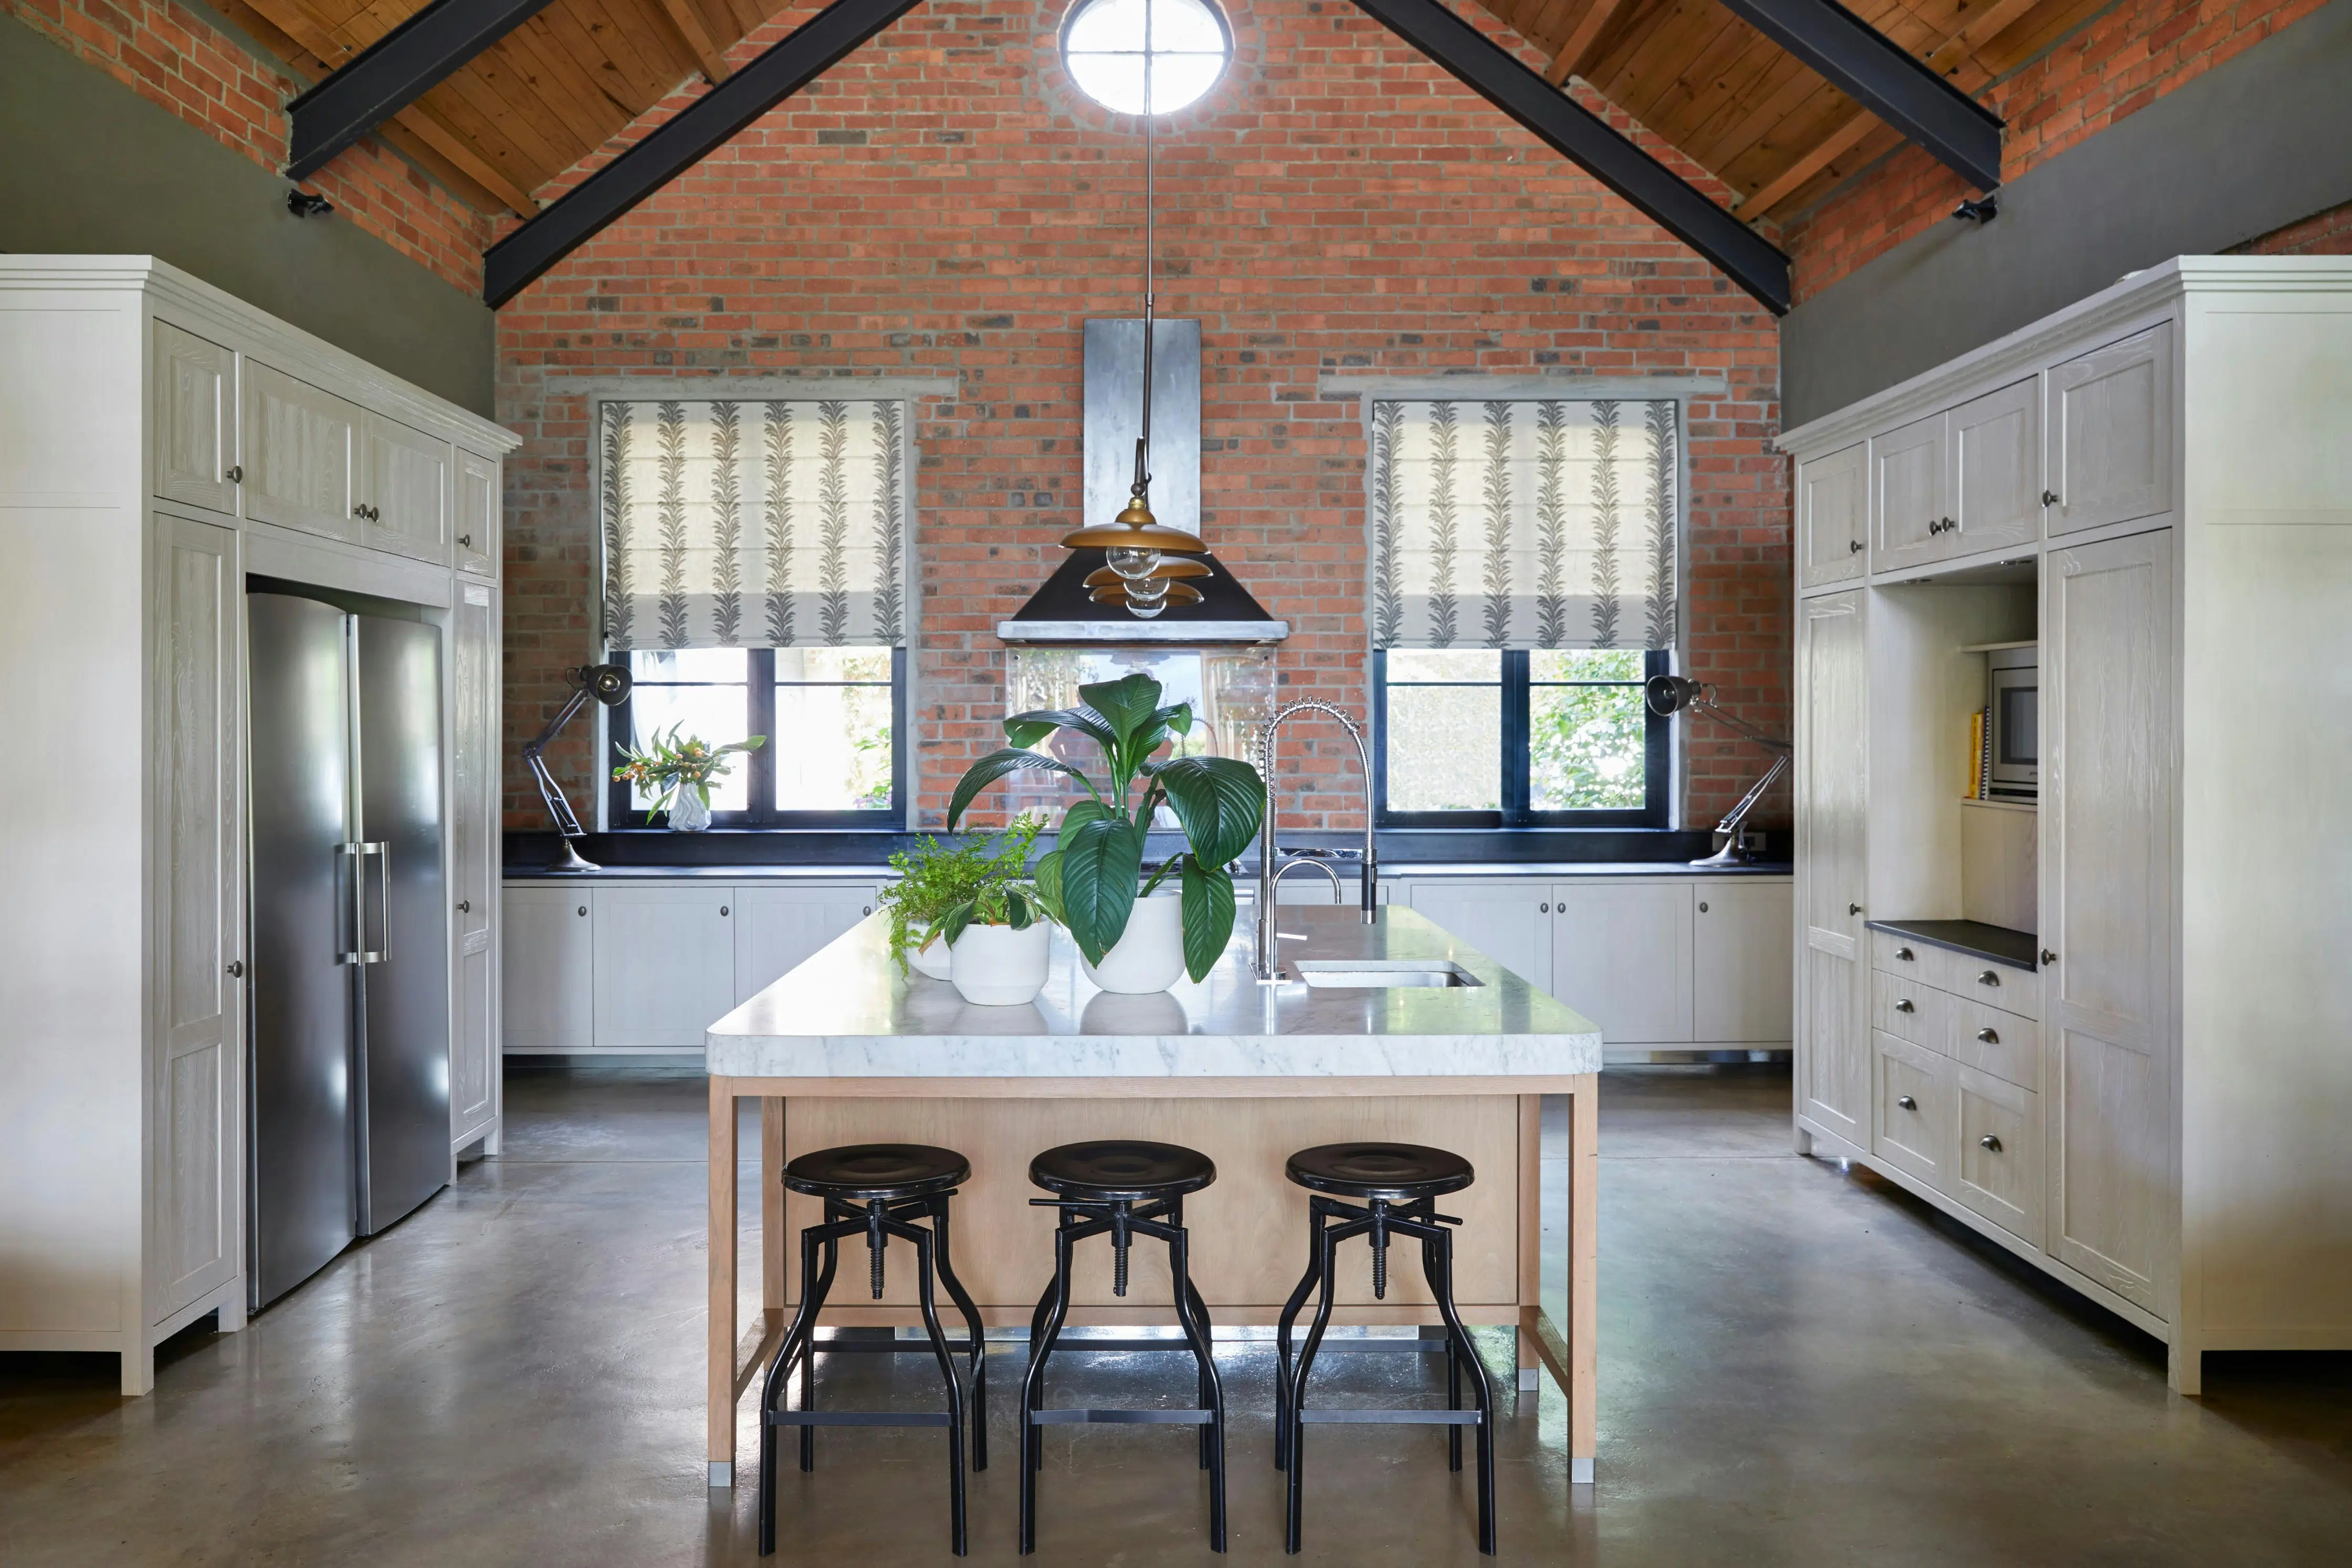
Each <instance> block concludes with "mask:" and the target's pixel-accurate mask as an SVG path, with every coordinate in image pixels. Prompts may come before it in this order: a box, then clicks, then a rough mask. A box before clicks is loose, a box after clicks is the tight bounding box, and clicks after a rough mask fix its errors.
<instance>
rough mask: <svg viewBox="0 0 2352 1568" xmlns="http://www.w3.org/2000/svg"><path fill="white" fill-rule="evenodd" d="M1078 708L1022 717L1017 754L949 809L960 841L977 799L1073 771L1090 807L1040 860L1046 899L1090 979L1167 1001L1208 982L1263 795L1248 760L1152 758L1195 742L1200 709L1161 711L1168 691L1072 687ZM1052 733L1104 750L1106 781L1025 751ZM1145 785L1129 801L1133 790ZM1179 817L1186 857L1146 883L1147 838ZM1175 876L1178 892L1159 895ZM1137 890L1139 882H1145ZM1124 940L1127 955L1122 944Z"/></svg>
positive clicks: (999, 760) (1226, 932) (959, 791)
mask: <svg viewBox="0 0 2352 1568" xmlns="http://www.w3.org/2000/svg"><path fill="white" fill-rule="evenodd" d="M1078 701H1079V704H1080V706H1077V707H1075V708H1056V709H1051V710H1045V711H1040V712H1035V713H1024V714H1015V715H1014V716H1013V717H1011V718H1008V719H1006V720H1005V721H1004V735H1005V738H1006V739H1008V740H1010V741H1011V742H1012V743H1013V744H1012V745H1011V746H1009V747H1005V748H1004V749H1003V750H1002V751H993V752H991V753H990V754H989V755H987V756H986V757H983V758H981V759H980V760H979V761H978V762H975V763H973V764H972V765H971V768H968V769H967V770H966V771H965V773H964V776H963V778H962V779H961V780H960V781H958V783H957V785H956V788H955V794H954V796H953V797H952V798H951V799H950V800H949V802H948V827H949V829H950V831H952V830H953V829H954V827H955V825H956V823H957V821H959V820H960V819H961V817H962V816H963V813H964V810H965V808H966V807H968V806H970V805H971V802H972V800H973V799H974V798H975V797H977V796H978V795H979V794H980V792H981V791H982V789H987V788H988V787H989V786H990V785H991V784H993V783H995V782H996V781H997V780H998V779H1003V778H1005V777H1007V776H1008V775H1010V774H1013V773H1015V772H1018V771H1020V770H1022V769H1024V768H1034V769H1038V770H1041V771H1045V772H1052V773H1062V774H1066V775H1068V776H1069V777H1070V778H1073V779H1076V780H1077V781H1078V782H1079V783H1080V784H1081V785H1083V786H1084V787H1085V789H1086V791H1087V799H1085V800H1079V801H1076V802H1075V803H1074V804H1072V805H1071V807H1070V809H1069V810H1068V811H1067V812H1066V813H1065V814H1064V816H1063V818H1062V826H1061V830H1060V831H1059V833H1058V834H1057V835H1056V837H1055V847H1054V849H1053V850H1052V852H1049V853H1047V854H1045V856H1043V857H1042V858H1041V859H1040V860H1039V861H1038V862H1037V867H1036V873H1035V874H1036V883H1037V888H1036V891H1037V894H1038V897H1039V900H1040V902H1041V903H1042V904H1044V905H1045V908H1046V910H1047V911H1048V912H1050V913H1051V914H1052V915H1053V917H1054V918H1055V919H1056V920H1058V921H1059V922H1060V923H1061V924H1062V925H1065V926H1066V927H1068V929H1069V933H1070V936H1071V939H1072V940H1073V941H1075V942H1076V944H1077V946H1078V951H1079V953H1080V954H1081V955H1082V956H1084V957H1085V959H1086V962H1087V977H1088V978H1090V979H1092V980H1094V981H1095V983H1096V984H1097V985H1099V986H1101V987H1102V988H1104V989H1106V990H1118V991H1126V992H1129V993H1140V992H1146V991H1155V990H1164V989H1166V988H1168V987H1169V986H1171V985H1173V984H1175V982H1176V977H1177V976H1178V975H1179V974H1190V975H1191V976H1192V978H1193V979H1195V980H1199V979H1203V978H1205V977H1207V975H1208V973H1209V970H1210V969H1211V968H1212V967H1214V966H1215V964H1216V962H1217V959H1218V956H1219V955H1221V954H1222V953H1223V951H1224V949H1225V943H1226V942H1227V941H1228V940H1229V939H1230V938H1231V937H1232V936H1233V931H1234V879H1233V876H1232V873H1229V872H1228V871H1227V870H1226V869H1225V868H1226V866H1227V864H1228V863H1230V862H1232V861H1233V860H1234V858H1235V857H1236V856H1238V855H1239V854H1240V853H1241V852H1242V851H1243V850H1244V848H1246V847H1247V846H1248V844H1249V841H1250V839H1251V836H1252V835H1254V834H1255V832H1256V831H1257V828H1258V821H1259V819H1260V817H1261V816H1262V815H1263V814H1264V812H1265V781H1264V780H1263V779H1260V778H1259V777H1258V774H1257V769H1256V768H1252V767H1251V766H1250V765H1249V764H1248V763H1246V762H1242V761H1239V760H1237V759H1235V758H1226V757H1173V758H1154V756H1153V753H1155V752H1157V751H1158V750H1159V749H1160V747H1162V746H1164V745H1166V744H1167V743H1168V742H1169V741H1170V740H1171V738H1173V737H1177V736H1181V735H1186V734H1189V733H1191V731H1192V706H1191V705H1190V704H1187V703H1177V704H1174V705H1173V706H1167V707H1162V706H1160V683H1159V682H1158V681H1155V680H1153V679H1152V678H1151V677H1150V675H1146V674H1132V675H1129V676H1126V677H1125V678H1124V679H1121V680H1116V681H1102V682H1098V683H1097V684H1095V685H1086V686H1080V687H1079V688H1078ZM1057 729H1067V730H1074V731H1076V733H1078V734H1080V735H1083V736H1085V737H1087V738H1088V739H1090V740H1092V741H1093V742H1094V743H1095V744H1096V745H1097V747H1100V748H1101V750H1102V756H1103V767H1104V774H1105V778H1104V782H1103V783H1102V784H1101V785H1099V786H1097V783H1096V782H1095V780H1094V779H1089V778H1088V777H1087V775H1086V774H1084V773H1082V772H1080V771H1079V770H1078V769H1077V768H1073V767H1071V766H1070V765H1069V764H1068V763H1066V762H1063V761H1061V760H1059V759H1057V758H1052V757H1048V756H1045V754H1044V753H1042V752H1037V751H1032V750H1030V749H1028V748H1029V747H1033V746H1034V745H1036V744H1037V743H1038V742H1039V741H1040V740H1043V739H1044V738H1045V737H1046V736H1048V735H1051V734H1053V733H1054V731H1055V730H1057ZM1137 779H1142V780H1143V786H1142V792H1141V794H1140V795H1137V794H1136V793H1135V788H1136V780H1137ZM1162 804H1165V805H1167V806H1168V807H1169V808H1170V809H1171V810H1173V811H1174V812H1175V814H1176V820H1177V821H1178V822H1179V823H1180V824H1181V825H1182V827H1183V830H1184V840H1185V848H1184V850H1183V852H1181V853H1180V854H1177V855H1174V856H1172V857H1171V858H1170V859H1169V860H1168V861H1167V862H1165V863H1163V864H1162V865H1160V868H1159V869H1158V870H1157V871H1155V872H1154V873H1152V875H1151V880H1150V882H1149V883H1143V881H1142V871H1143V849H1144V835H1145V833H1146V832H1147V831H1148V830H1149V829H1150V824H1151V819H1152V814H1153V812H1155V811H1156V810H1159V808H1160V806H1161V805H1162ZM1171 875H1173V876H1174V877H1175V879H1176V886H1175V888H1174V889H1173V890H1172V891H1171V892H1170V893H1168V894H1160V896H1158V897H1154V896H1153V894H1159V893H1160V885H1161V883H1163V882H1164V881H1165V880H1166V879H1168V878H1169V877H1170V876H1171ZM1139 884H1140V885H1139ZM1129 941H1132V942H1133V943H1134V946H1132V947H1128V946H1126V944H1127V943H1128V942H1129Z"/></svg>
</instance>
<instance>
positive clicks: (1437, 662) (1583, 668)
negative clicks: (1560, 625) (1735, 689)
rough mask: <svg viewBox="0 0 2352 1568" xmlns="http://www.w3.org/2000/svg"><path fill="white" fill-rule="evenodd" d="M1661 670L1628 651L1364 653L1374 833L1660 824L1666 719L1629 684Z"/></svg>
mask: <svg viewBox="0 0 2352 1568" xmlns="http://www.w3.org/2000/svg"><path fill="white" fill-rule="evenodd" d="M1667 665H1668V655H1667V654H1665V653H1644V652H1643V651H1641V650H1639V649H1633V648H1580V649H1566V648H1559V649H1538V650H1533V651H1528V650H1523V649H1499V648H1458V649H1457V648H1445V649H1433V648H1432V649H1422V648H1391V649H1383V650H1381V651H1378V652H1376V653H1374V654H1373V655H1372V715H1373V717H1372V722H1373V724H1374V726H1375V727H1376V728H1377V731H1378V734H1379V739H1380V749H1379V753H1378V756H1377V758H1376V760H1375V763H1374V766H1375V768H1376V769H1377V770H1378V778H1377V780H1376V786H1377V808H1378V812H1379V817H1380V821H1381V825H1382V826H1384V827H1399V828H1412V827H1427V828H1526V827H1643V828H1663V827H1665V826H1666V825H1667V824H1668V786H1669V784H1670V782H1671V779H1672V774H1673V761H1672V758H1673V754H1672V750H1671V745H1672V742H1671V736H1672V731H1671V728H1670V722H1671V721H1669V720H1666V719H1663V718H1660V717H1659V716H1657V715H1655V714H1654V713H1652V712H1651V711H1650V710H1649V706H1648V705H1647V704H1645V703H1644V702H1643V700H1642V683H1643V681H1644V680H1646V679H1648V678H1649V677H1650V676H1652V675H1658V674H1666V673H1667Z"/></svg>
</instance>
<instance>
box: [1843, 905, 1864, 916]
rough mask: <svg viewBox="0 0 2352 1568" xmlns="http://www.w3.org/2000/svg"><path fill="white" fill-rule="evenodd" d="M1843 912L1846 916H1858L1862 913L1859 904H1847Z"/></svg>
mask: <svg viewBox="0 0 2352 1568" xmlns="http://www.w3.org/2000/svg"><path fill="white" fill-rule="evenodd" d="M1845 912H1846V913H1847V914H1848V915H1859V914H1861V913H1862V905H1861V904H1847V905H1846V906H1845Z"/></svg>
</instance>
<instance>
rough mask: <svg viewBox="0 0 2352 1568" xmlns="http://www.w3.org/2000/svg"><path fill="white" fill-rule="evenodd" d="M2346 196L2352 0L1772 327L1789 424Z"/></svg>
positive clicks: (2169, 97) (2023, 179) (2351, 180)
mask: <svg viewBox="0 0 2352 1568" xmlns="http://www.w3.org/2000/svg"><path fill="white" fill-rule="evenodd" d="M2346 202H2352V0H2334V3H2333V4H2332V5H2326V6H2325V7H2323V8H2322V9H2320V10H2318V11H2315V12H2313V13H2312V14H2311V15H2310V16H2306V17H2305V18H2304V19H2303V20H2302V21H2300V22H2298V23H2296V24H2295V25H2294V26H2292V27H2289V28H2288V29H2286V31H2284V32H2283V33H2280V34H2279V35H2277V36H2276V37H2272V38H2269V39H2266V40H2264V41H2263V43H2261V44H2258V45H2256V46H2255V47H2252V48H2251V49H2248V50H2246V51H2245V52H2244V53H2243V54H2242V55H2240V56H2238V57H2236V58H2235V59H2232V60H2230V61H2227V62H2225V63H2224V64H2222V65H2220V66H2217V67H2215V68H2213V69H2211V70H2210V71H2207V72H2206V73H2205V74H2204V75H2203V76H2200V77H2199V78H2197V79H2196V80H2194V81H2192V82H2190V83H2189V84H2188V85H2187V86H2186V87H2183V88H2180V89H2178V90H2176V91H2173V92H2170V93H2167V94H2166V95H2165V96H2164V97H2162V98H2160V99H2157V100H2156V101H2155V102H2154V103H2152V104H2150V105H2149V106H2148V107H2147V108H2146V109H2144V110H2140V111H2139V112H2138V113H2137V114H2135V115H2133V116H2131V117H2130V118H2129V119H2127V120H2120V121H2118V122H2116V124H2115V125H2113V126H2110V127H2109V128H2108V129H2107V130H2105V131H2102V132H2100V133H2099V134H2097V135H2095V136H2093V137H2091V138H2090V139H2089V140H2088V141H2084V142H2083V143H2082V144H2080V145H2079V146H2076V147H2074V148H2072V149H2070V150H2068V151H2067V152H2063V153H2061V154H2059V155H2058V156H2057V157H2055V158H2053V159H2052V160H2050V162H2047V163H2044V164H2042V166H2041V167H2040V168H2037V169H2035V170H2033V171H2032V172H2031V173H2028V174H2024V175H2021V176H2020V177H2019V178H2018V179H2016V180H2015V181H2012V182H2011V183H2009V184H2007V185H2004V186H2002V187H2001V192H2000V216H1999V217H1997V218H1995V219H1994V220H1993V221H1992V222H1991V223H1990V224H1987V225H1983V226H1982V227H1979V226H1977V225H1973V224H1964V223H1960V222H1958V221H1949V222H1946V223H1943V224H1939V225H1937V226H1936V227H1935V228H1934V229H1932V230H1930V231H1928V232H1927V233H1926V234H1923V235H1916V236H1915V237H1913V238H1911V239H1909V240H1906V241H1905V242H1904V243H1903V244H1902V245H1900V246H1896V247H1895V249H1893V250H1891V251H1889V252H1887V253H1886V254H1885V256H1879V257H1878V258H1877V259H1875V260H1874V261H1872V262H1870V263H1869V264H1868V265H1866V266H1864V267H1862V268H1860V269H1859V270H1858V271H1856V272H1855V273H1853V275H1852V276H1851V277H1844V278H1842V279H1840V280H1839V281H1838V282H1837V283H1835V284H1833V285H1832V286H1831V287H1828V288H1826V289H1824V290H1822V292H1821V293H1820V294H1818V295H1816V296H1814V297H1813V298H1811V299H1808V300H1806V301H1805V302H1804V303H1803V304H1802V305H1801V306H1799V307H1798V308H1796V309H1794V310H1792V311H1790V313H1789V314H1788V316H1786V317H1785V318H1783V319H1782V320H1781V323H1780V382H1781V399H1782V412H1781V418H1782V422H1783V423H1784V424H1787V425H1790V426H1793V425H1798V424H1802V423H1805V422H1806V421H1808V420H1811V419H1817V418H1819V417H1820V416H1822V414H1825V413H1835V412H1836V411H1837V410H1839V409H1841V408H1843V407H1844V406H1845V405H1846V404H1848V403H1851V402H1856V401H1858V400H1859V399H1862V398H1865V397H1868V396H1869V395H1870V394H1871V393H1873V392H1881V391H1884V390H1885V388H1887V387H1890V386H1893V385H1895V383H1896V382H1901V381H1905V380H1907V379H1908V378H1910V377H1912V376H1915V375H1917V374H1919V373H1920V372H1921V371H1928V370H1932V369H1934V368H1935V367H1936V366H1937V365H1939V364H1942V363H1943V362H1944V361H1947V360H1949V359H1952V358H1954V357H1956V356H1958V355H1959V354H1964V353H1966V352H1968V351H1969V350H1971V349H1975V348H1979V347H1980V346H1982V345H1983V344H1986V343H1989V342H1990V341H1992V340H1994V339H1996V338H1999V337H2001V336H2002V335H2004V334H2006V333H2009V332H2013V331H2015V330H2017V329H2019V328H2021V327H2023V326H2026V325H2028V324H2030V323H2032V322H2033V321H2035V320H2038V319H2041V318H2042V317H2043V316H2047V315H2049V314H2050V313H2051V312H2052V311H2053V310H2057V309H2060V308H2063V307H2064V306H2067V305H2071V304H2073V303H2074V301H2075V300H2077V299H2080V298H2084V297H2085V296H2086V295H2090V294H2094V293H2096V292H2097V291H2098V290H2100V289H2102V288H2105V287H2107V286H2108V285H2109V284H2111V283H2113V282H2115V281H2116V278H2118V277H2122V276H2123V275H2124V274H2125V273H2127V272H2133V271H2137V269H2139V268H2140V267H2149V266H2153V265H2154V264H2156V263H2157V262H2160V261H2167V260H2169V259H2170V258H2172V257H2173V256H2212V255H2217V254H2220V253H2221V252H2223V251H2227V250H2230V249H2231V248H2233V247H2235V246H2241V245H2243V244H2244V243H2245V242H2246V241H2248V240H2250V239H2253V238H2256V237H2258V236H2260V235H2265V234H2268V233H2270V232H2271V231H2272V230H2273V229H2278V228H2283V227H2284V226H2285V225H2288V224H2291V223H2294V222H2295V221H2297V220H2298V219H2301V218H2305V217H2309V216H2310V215H2311V214H2314V213H2318V212H2325V211H2326V209H2328V208H2330V207H2334V206H2340V205H2342V204H2344V203H2346Z"/></svg>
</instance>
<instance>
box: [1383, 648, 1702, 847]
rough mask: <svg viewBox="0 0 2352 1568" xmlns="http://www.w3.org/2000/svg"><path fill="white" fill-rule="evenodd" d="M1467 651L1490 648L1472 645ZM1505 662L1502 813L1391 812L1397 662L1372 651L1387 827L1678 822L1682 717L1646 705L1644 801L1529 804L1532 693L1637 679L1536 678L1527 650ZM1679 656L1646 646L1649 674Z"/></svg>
mask: <svg viewBox="0 0 2352 1568" xmlns="http://www.w3.org/2000/svg"><path fill="white" fill-rule="evenodd" d="M1463 651H1464V652H1482V653H1483V652H1486V651H1487V650H1484V649H1465V650H1463ZM1500 652H1501V653H1502V656H1503V660H1502V665H1503V667H1502V681H1501V689H1502V701H1503V714H1502V719H1503V722H1502V732H1503V734H1502V755H1501V757H1500V758H1499V759H1498V761H1499V766H1500V768H1501V777H1502V785H1503V805H1502V810H1497V811H1392V810H1390V809H1389V660H1388V650H1387V649H1385V648H1375V649H1373V650H1372V736H1373V745H1372V821H1373V825H1374V826H1375V827H1381V828H1496V829H1509V828H1655V829H1665V828H1670V827H1672V826H1673V825H1674V721H1673V720H1672V719H1671V718H1667V717H1662V716H1660V715H1659V714H1658V713H1657V712H1656V711H1655V710H1654V709H1653V708H1651V707H1649V706H1647V705H1646V704H1645V705H1644V706H1643V710H1642V716H1643V729H1642V735H1643V759H1642V767H1643V775H1642V782H1643V802H1644V803H1643V805H1642V806H1640V807H1638V808H1633V807H1594V808H1591V809H1587V810H1570V811H1538V810H1530V809H1529V808H1528V794H1529V789H1530V784H1529V779H1528V766H1529V765H1528V710H1529V702H1530V694H1531V692H1532V691H1533V688H1534V687H1535V686H1536V685H1633V683H1632V682H1624V681H1596V682H1581V681H1579V682H1553V681H1544V682H1534V681H1530V680H1529V679H1528V671H1529V668H1530V662H1529V659H1528V652H1527V650H1525V649H1520V648H1506V649H1502V650H1500ZM1673 672H1674V655H1673V654H1672V653H1668V652H1666V651H1664V650H1662V649H1648V650H1645V651H1644V652H1643V656H1642V677H1643V680H1645V681H1646V680H1648V679H1651V678H1652V677H1654V676H1657V675H1664V674H1673ZM1405 684H1407V685H1465V686H1478V687H1481V688H1484V687H1486V685H1487V683H1486V682H1484V681H1463V682H1420V681H1414V682H1407V683H1405Z"/></svg>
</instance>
